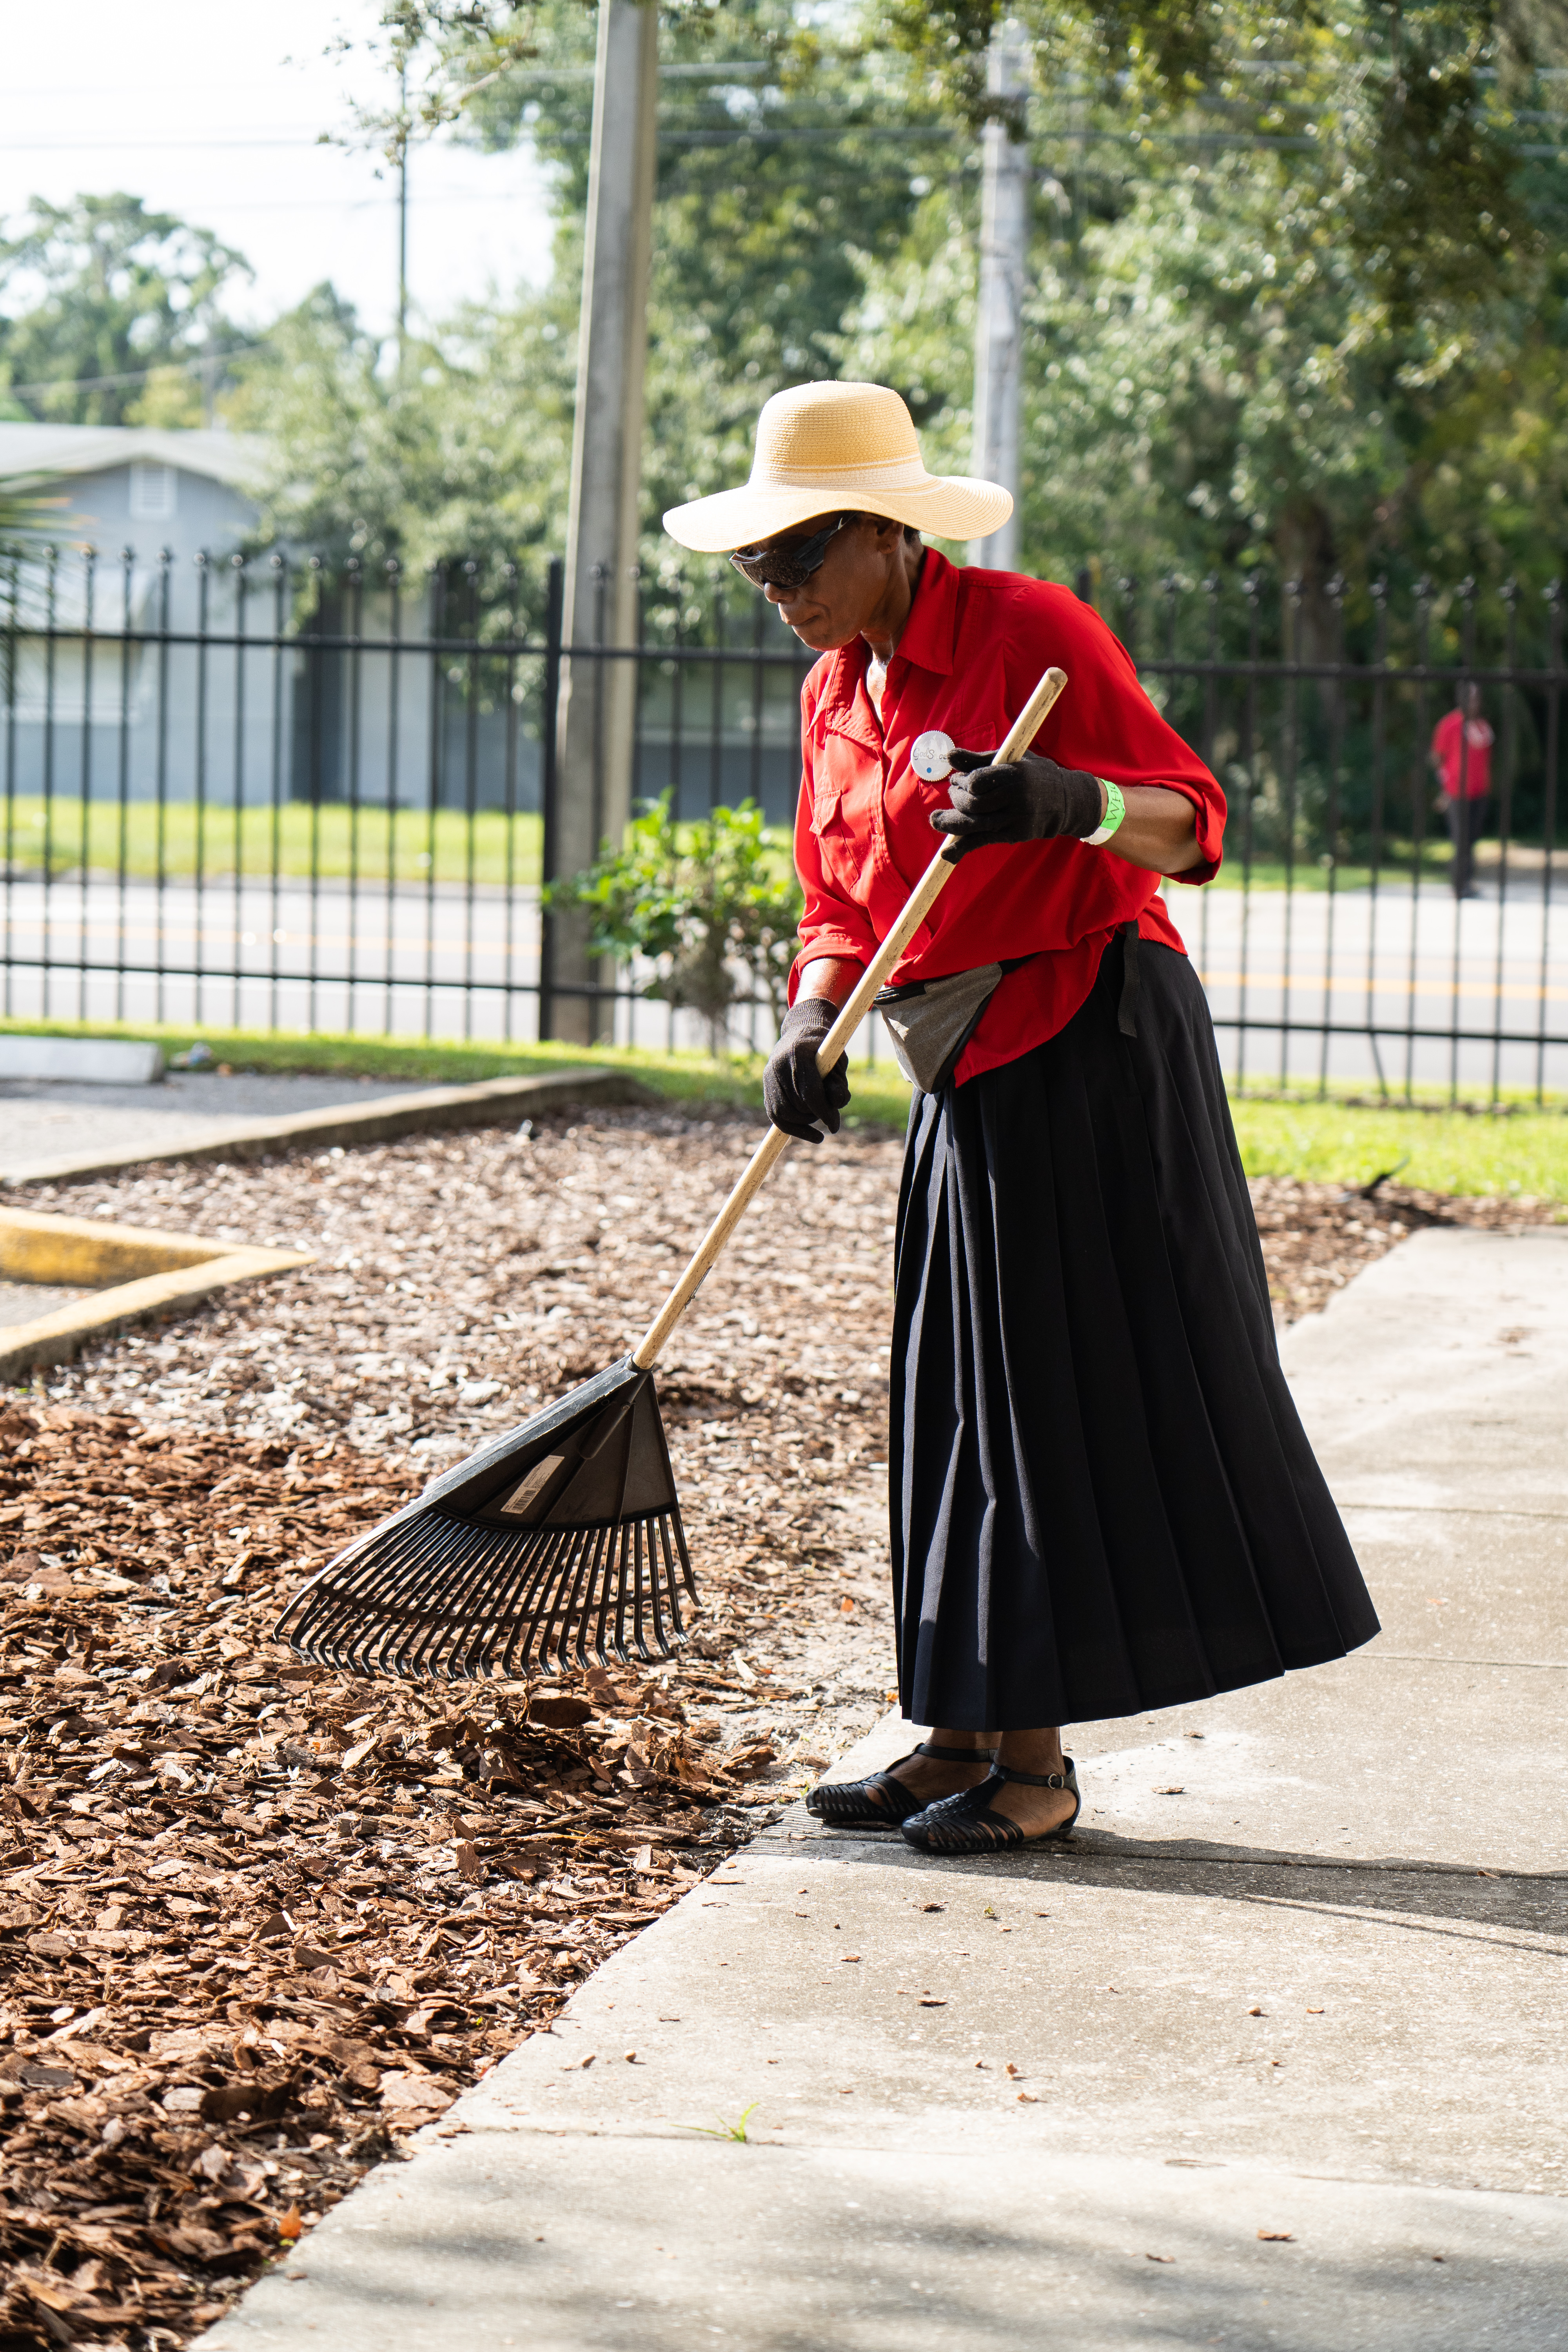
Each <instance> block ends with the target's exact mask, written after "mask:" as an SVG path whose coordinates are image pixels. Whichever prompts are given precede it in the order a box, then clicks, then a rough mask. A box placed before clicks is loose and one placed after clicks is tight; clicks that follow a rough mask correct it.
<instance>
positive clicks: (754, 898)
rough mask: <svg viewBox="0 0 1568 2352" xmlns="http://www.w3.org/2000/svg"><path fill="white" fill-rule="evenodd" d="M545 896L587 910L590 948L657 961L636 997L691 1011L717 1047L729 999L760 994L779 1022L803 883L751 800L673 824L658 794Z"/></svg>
mask: <svg viewBox="0 0 1568 2352" xmlns="http://www.w3.org/2000/svg"><path fill="white" fill-rule="evenodd" d="M545 897H546V899H547V901H548V903H549V904H550V905H552V906H555V907H563V906H570V907H580V908H584V910H585V912H586V913H587V915H588V918H589V921H590V924H591V926H592V928H591V932H590V942H589V943H590V946H591V947H592V949H593V951H594V952H595V954H596V955H612V956H620V957H627V956H640V957H643V958H644V959H645V960H647V961H649V962H651V963H652V964H654V965H655V966H656V970H655V973H654V976H653V978H652V979H651V980H650V981H648V982H647V985H646V986H645V988H644V990H643V994H644V995H645V996H653V997H658V998H659V999H661V1000H662V1001H663V1002H664V1003H667V1004H674V1005H679V1006H683V1007H686V1008H688V1009H689V1010H690V1011H691V1012H693V1013H700V1015H701V1017H702V1019H703V1020H704V1021H705V1022H706V1023H707V1024H708V1035H709V1040H710V1045H711V1046H712V1050H713V1052H714V1053H715V1054H721V1053H722V1052H723V1051H724V1050H725V1047H726V1045H727V1044H728V1042H729V1027H730V1008H731V1005H732V1004H734V1003H736V1002H737V1001H739V1002H742V1003H749V1002H751V1001H752V1000H753V999H754V998H755V997H756V996H759V995H760V996H763V997H765V998H766V1000H767V1002H768V1003H769V1004H770V1006H771V1007H772V1009H773V1017H774V1019H775V1021H777V1020H782V1018H783V1016H784V1003H785V992H786V985H787V982H788V979H789V968H790V965H791V963H792V962H793V961H794V960H795V948H796V944H797V941H796V936H795V930H796V925H797V924H798V922H799V920H800V911H801V903H802V901H801V894H800V886H799V884H798V883H797V882H796V880H795V875H794V872H793V870H792V869H791V867H790V866H789V864H788V862H787V859H786V858H785V857H784V855H783V854H782V853H781V852H780V851H779V850H778V849H777V848H775V847H774V846H773V845H772V844H771V843H770V842H769V840H768V838H767V835H766V834H765V832H764V830H763V813H762V811H761V809H760V808H759V807H758V806H757V805H756V803H755V802H754V801H742V803H741V804H740V806H739V807H738V808H732V809H731V808H716V809H714V810H713V811H712V812H711V814H710V815H708V816H706V817H700V818H698V819H697V820H696V821H695V822H694V823H691V824H677V822H676V820H675V817H674V815H673V814H672V813H671V808H670V795H669V794H668V793H665V794H664V796H663V797H662V799H660V800H658V801H657V802H655V803H654V804H653V805H652V806H651V807H650V808H648V809H646V810H645V811H644V812H643V814H641V815H640V816H637V817H635V818H634V819H633V821H632V824H631V825H630V826H629V827H628V829H627V835H626V845H625V847H624V848H621V849H618V850H617V849H613V848H612V847H611V845H610V844H609V843H608V842H606V843H605V845H604V848H603V850H602V851H601V853H600V856H599V858H598V862H597V863H596V864H595V865H594V866H590V867H589V868H588V870H587V872H586V873H585V874H577V875H574V876H572V877H571V878H570V879H568V880H563V881H560V882H555V883H552V884H551V885H550V887H549V888H548V889H547V890H546V892H545ZM743 980H744V981H749V982H750V986H749V988H748V989H747V990H746V992H745V993H744V994H742V981H743Z"/></svg>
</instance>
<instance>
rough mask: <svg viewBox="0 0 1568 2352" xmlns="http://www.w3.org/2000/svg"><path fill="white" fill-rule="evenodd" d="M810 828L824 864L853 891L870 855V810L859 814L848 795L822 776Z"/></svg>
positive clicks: (813, 804)
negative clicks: (814, 835)
mask: <svg viewBox="0 0 1568 2352" xmlns="http://www.w3.org/2000/svg"><path fill="white" fill-rule="evenodd" d="M811 829H812V831H813V833H815V834H816V839H817V844H818V846H819V847H820V849H821V851H822V862H823V864H824V866H826V868H827V870H828V872H829V873H830V874H831V875H832V876H833V877H834V878H835V880H836V881H837V882H838V883H839V884H841V885H842V886H844V887H847V888H848V889H850V890H851V891H853V890H854V888H855V885H856V884H857V882H858V879H859V876H860V870H861V867H862V866H863V865H864V864H865V863H866V862H867V861H868V857H869V855H870V840H869V834H870V817H869V812H866V813H865V814H862V815H860V816H859V817H858V816H857V812H856V809H855V807H854V806H853V805H852V800H851V795H850V794H849V793H846V792H845V791H844V790H843V788H842V786H840V785H838V784H837V783H834V782H830V781H829V780H828V779H826V778H822V779H820V780H819V781H818V782H817V786H816V794H815V797H814V799H813V801H812V809H811Z"/></svg>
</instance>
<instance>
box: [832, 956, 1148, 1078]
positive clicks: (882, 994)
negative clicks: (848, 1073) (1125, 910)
mask: <svg viewBox="0 0 1568 2352" xmlns="http://www.w3.org/2000/svg"><path fill="white" fill-rule="evenodd" d="M1116 928H1117V930H1118V932H1119V933H1120V935H1121V992H1120V995H1119V998H1118V1003H1117V1011H1116V1025H1117V1027H1118V1029H1119V1030H1120V1031H1121V1034H1122V1035H1123V1036H1124V1037H1136V1035H1137V1034H1138V984H1139V973H1138V919H1137V917H1136V916H1133V917H1132V919H1131V921H1129V922H1125V923H1119V924H1118V925H1117V927H1116ZM1028 961H1029V958H1028V957H1027V956H1012V957H1009V959H1008V960H1007V961H1006V962H1005V963H981V964H976V965H975V967H974V970H973V971H953V972H949V973H948V974H947V975H946V977H945V978H944V979H942V980H911V981H906V982H905V983H904V985H903V986H902V987H901V988H883V989H879V991H878V992H877V994H876V995H875V996H874V997H873V998H872V999H871V1010H872V1012H873V1013H880V1014H881V1016H882V1018H883V1020H884V1021H885V1022H886V1023H887V1024H888V1034H889V1037H890V1038H891V1039H892V1041H893V1055H894V1059H895V1060H896V1061H897V1063H898V1065H899V1067H900V1070H902V1072H903V1074H904V1076H905V1077H906V1078H908V1080H909V1082H910V1086H911V1087H919V1088H920V1090H921V1094H924V1095H939V1094H941V1092H942V1088H943V1087H945V1086H946V1085H947V1084H948V1082H949V1080H950V1079H951V1078H952V1074H953V1071H954V1070H955V1069H956V1068H957V1066H958V1057H959V1055H961V1054H962V1053H963V1049H964V1047H965V1046H966V1045H968V1043H969V1041H970V1039H971V1038H972V1037H973V1034H974V1033H975V1031H976V1029H978V1028H979V1026H980V1016H981V1014H982V1013H984V1010H985V1008H986V1006H987V1005H988V1004H989V1003H990V1002H991V999H992V998H993V997H994V995H995V993H996V990H997V986H998V983H999V982H1001V981H1002V980H1003V979H1004V978H1005V975H1006V974H1007V973H1008V972H1010V971H1017V970H1018V967H1019V965H1020V964H1026V963H1027V962H1028Z"/></svg>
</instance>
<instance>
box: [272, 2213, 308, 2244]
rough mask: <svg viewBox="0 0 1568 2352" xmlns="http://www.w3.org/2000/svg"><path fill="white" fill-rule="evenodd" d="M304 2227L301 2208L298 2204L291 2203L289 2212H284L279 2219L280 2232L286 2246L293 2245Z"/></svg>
mask: <svg viewBox="0 0 1568 2352" xmlns="http://www.w3.org/2000/svg"><path fill="white" fill-rule="evenodd" d="M303 2227H304V2224H303V2223H302V2222H301V2221H300V2208H299V2207H298V2205H290V2206H289V2210H288V2211H287V2213H284V2214H282V2215H281V2216H280V2217H279V2222H278V2234H279V2237H280V2238H281V2239H282V2241H283V2242H284V2244H285V2245H286V2246H291V2245H292V2244H293V2242H294V2241H295V2239H296V2238H297V2237H298V2236H299V2235H300V2231H301V2229H302V2228H303Z"/></svg>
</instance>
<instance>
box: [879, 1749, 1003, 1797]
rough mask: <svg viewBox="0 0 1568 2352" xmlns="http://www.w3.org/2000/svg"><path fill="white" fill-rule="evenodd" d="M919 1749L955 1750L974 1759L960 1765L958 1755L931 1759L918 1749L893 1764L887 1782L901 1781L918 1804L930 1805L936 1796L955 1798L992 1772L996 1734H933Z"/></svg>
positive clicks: (931, 1757)
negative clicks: (901, 1760)
mask: <svg viewBox="0 0 1568 2352" xmlns="http://www.w3.org/2000/svg"><path fill="white" fill-rule="evenodd" d="M922 1747H923V1748H957V1749H960V1750H962V1751H963V1752H964V1753H966V1754H968V1755H970V1756H973V1759H974V1761H973V1763H972V1764H965V1763H962V1762H961V1761H960V1760H959V1758H958V1757H957V1756H931V1755H928V1754H923V1753H922V1752H921V1748H916V1749H915V1752H914V1754H913V1755H912V1756H906V1757H905V1758H904V1760H903V1762H902V1763H901V1764H895V1765H894V1766H893V1767H892V1769H891V1771H890V1772H889V1776H888V1777H889V1780H900V1781H901V1782H902V1783H903V1785H904V1787H905V1788H906V1789H907V1790H909V1792H910V1795H911V1796H912V1797H914V1798H916V1799H917V1800H918V1801H919V1803H920V1804H921V1805H933V1804H935V1802H936V1801H937V1799H938V1798H939V1797H956V1796H957V1794H958V1792H959V1790H961V1789H973V1788H974V1787H975V1786H976V1785H977V1783H978V1782H980V1781H982V1780H984V1778H985V1776H986V1774H987V1773H988V1772H989V1771H990V1769H991V1759H992V1758H993V1757H994V1755H995V1753H996V1735H995V1733H994V1732H986V1731H933V1732H932V1733H931V1738H930V1739H929V1740H926V1741H924V1742H922Z"/></svg>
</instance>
